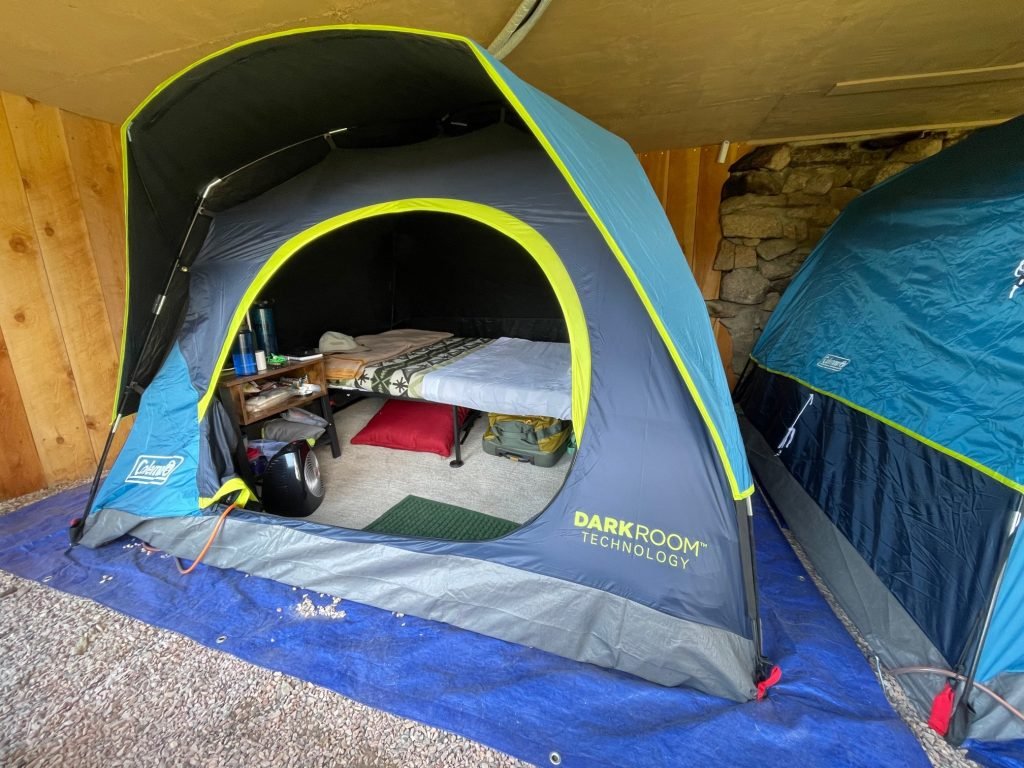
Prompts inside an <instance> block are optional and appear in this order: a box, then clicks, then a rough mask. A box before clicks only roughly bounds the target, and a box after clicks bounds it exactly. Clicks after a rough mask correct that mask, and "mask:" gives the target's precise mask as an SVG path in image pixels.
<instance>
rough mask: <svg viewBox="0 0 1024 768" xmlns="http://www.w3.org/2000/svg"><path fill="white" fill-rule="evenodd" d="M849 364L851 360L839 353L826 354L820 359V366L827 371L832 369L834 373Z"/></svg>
mask: <svg viewBox="0 0 1024 768" xmlns="http://www.w3.org/2000/svg"><path fill="white" fill-rule="evenodd" d="M849 364H850V361H849V360H848V359H846V358H845V357H840V356H839V355H825V356H824V357H823V358H821V360H819V361H818V367H819V368H824V369H825V370H826V371H832V372H833V373H838V372H839V371H841V370H843V368H845V367H846V366H848V365H849Z"/></svg>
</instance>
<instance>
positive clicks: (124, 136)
mask: <svg viewBox="0 0 1024 768" xmlns="http://www.w3.org/2000/svg"><path fill="white" fill-rule="evenodd" d="M150 98H152V95H151V96H150ZM136 111H138V110H136ZM133 114H134V113H133ZM118 133H119V134H120V136H121V191H122V196H123V198H124V201H123V205H124V317H123V321H122V323H121V349H120V359H119V360H118V363H117V389H116V390H114V412H113V414H112V415H111V420H115V419H117V405H118V402H119V401H120V400H121V392H122V390H123V389H124V348H125V343H126V342H127V341H128V297H129V296H131V290H130V288H131V281H130V276H131V270H130V269H129V267H128V263H129V259H128V123H127V122H125V123H124V124H122V125H121V130H120V131H118Z"/></svg>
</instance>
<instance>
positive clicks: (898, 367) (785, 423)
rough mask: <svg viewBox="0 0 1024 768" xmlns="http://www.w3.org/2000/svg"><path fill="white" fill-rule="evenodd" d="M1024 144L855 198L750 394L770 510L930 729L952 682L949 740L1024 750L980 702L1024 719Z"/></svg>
mask: <svg viewBox="0 0 1024 768" xmlns="http://www.w3.org/2000/svg"><path fill="white" fill-rule="evenodd" d="M1022 146H1024V119H1022V118H1018V119H1016V120H1013V121H1011V122H1008V123H1004V124H1002V125H1000V126H997V127H994V128H989V129H986V130H983V131H979V132H978V133H976V134H974V135H972V136H970V137H968V138H967V139H965V140H964V141H962V142H961V143H959V144H957V145H955V146H953V147H950V148H948V149H946V150H944V151H943V152H941V153H940V154H938V155H936V156H934V157H932V158H929V159H928V160H925V161H924V162H922V163H920V164H919V165H916V166H914V167H913V168H911V169H909V170H907V171H905V172H904V173H902V174H900V175H898V176H895V177H893V178H892V179H890V180H888V181H886V182H885V183H883V184H881V185H880V186H878V187H876V188H875V189H872V190H870V191H869V192H867V193H865V194H864V195H863V196H862V197H860V198H858V199H857V200H855V201H853V202H852V203H851V204H850V206H849V207H848V208H847V209H846V210H845V211H844V212H843V213H842V215H841V216H840V217H839V219H838V220H837V221H836V223H835V224H834V225H833V226H832V228H831V229H830V230H829V231H828V232H827V233H826V235H825V237H824V238H823V239H822V241H821V242H820V244H819V245H818V246H817V248H816V249H815V251H814V252H813V253H812V254H811V255H810V257H809V258H808V260H807V262H806V263H805V264H804V266H803V267H802V269H801V270H800V272H799V273H798V274H797V276H796V277H795V278H794V280H793V283H792V285H790V287H789V289H788V290H787V291H786V293H785V295H784V296H783V297H782V301H780V302H779V306H778V308H777V309H776V310H775V313H774V314H773V315H772V319H771V321H770V322H769V324H768V326H767V328H765V330H764V333H763V335H762V336H761V338H760V340H759V341H758V343H757V346H756V347H755V349H754V352H753V360H752V365H751V372H750V375H749V376H748V377H747V378H746V380H745V382H744V383H743V384H741V388H740V390H739V391H740V392H741V393H742V394H741V398H740V399H741V403H742V406H743V410H744V413H745V415H746V417H747V418H748V419H749V421H750V423H751V425H752V427H751V429H750V430H749V432H748V435H747V436H748V439H749V447H750V457H751V461H752V464H753V466H754V469H755V471H756V472H757V473H758V477H759V479H760V480H761V481H762V482H763V484H764V487H765V489H766V490H767V491H768V494H769V496H770V497H771V498H773V499H774V500H775V501H776V502H777V504H778V507H779V509H780V511H781V512H782V514H783V515H784V516H785V518H786V520H787V521H788V522H789V524H790V526H791V527H792V529H793V531H794V533H795V534H796V535H797V537H798V538H799V539H800V541H801V542H802V544H803V545H804V547H805V549H806V550H807V553H808V555H809V556H810V558H811V559H812V561H813V562H814V564H815V566H816V567H817V568H818V570H819V572H820V573H821V574H822V576H823V577H824V578H825V580H826V581H827V582H828V584H829V586H830V588H831V589H832V591H833V592H834V593H835V594H836V596H837V597H838V598H839V599H840V601H841V602H842V604H843V606H844V607H845V608H846V611H847V612H848V613H849V614H850V617H851V618H852V619H853V620H854V622H855V623H856V624H857V626H858V627H859V628H860V629H861V631H862V632H863V633H864V635H865V636H866V637H867V639H868V641H869V642H870V643H871V644H872V646H873V647H874V649H875V650H876V651H877V652H878V654H879V655H880V657H881V659H882V661H883V662H884V663H885V664H887V665H888V666H890V667H893V668H900V669H901V680H902V682H903V683H904V684H905V686H906V687H907V689H908V690H909V691H910V692H911V693H912V694H913V695H914V697H915V698H916V700H917V701H918V703H919V704H920V705H921V708H922V709H923V710H924V711H925V712H928V711H930V709H931V707H932V702H933V697H935V695H936V694H937V693H939V691H940V690H942V689H943V688H944V686H945V685H946V682H947V680H951V681H953V688H954V690H955V694H956V700H957V708H956V712H957V716H956V718H954V721H953V725H954V727H953V730H952V731H951V736H952V737H953V738H954V739H962V738H964V737H965V736H972V737H976V738H996V739H1007V738H1021V737H1024V722H1022V721H1021V720H1020V719H1018V717H1017V716H1015V715H1014V714H1013V713H1011V711H1010V710H1009V709H1007V708H1005V707H1003V706H1001V705H1000V704H999V702H998V701H997V699H996V698H994V697H993V696H990V695H989V694H988V693H986V692H985V691H984V690H979V688H978V687H977V686H976V685H975V683H976V682H977V683H980V684H981V685H983V686H984V687H985V688H988V689H989V690H990V691H992V692H994V693H996V694H998V695H1000V696H1002V697H1003V698H1005V699H1007V700H1009V701H1010V702H1011V703H1014V704H1015V705H1016V708H1017V710H1020V709H1022V708H1024V707H1022V705H1024V674H1022V673H1024V612H1022V611H1021V605H1022V602H1024V543H1022V542H1021V541H1020V536H1019V535H1017V527H1018V524H1019V523H1020V514H1021V498H1022V497H1021V493H1022V491H1024V453H1022V451H1021V434H1022V432H1024V409H1022V407H1021V406H1022V402H1024V388H1022V386H1021V385H1022V382H1024V153H1022V151H1021V147H1022ZM943 670H946V671H943ZM946 700H947V699H943V701H946Z"/></svg>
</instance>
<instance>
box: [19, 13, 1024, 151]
mask: <svg viewBox="0 0 1024 768" xmlns="http://www.w3.org/2000/svg"><path fill="white" fill-rule="evenodd" d="M517 4H518V0H473V2H468V1H467V0H259V2H253V0H217V1H216V2H210V1H206V2H204V1H203V0H189V1H185V0H159V2H154V1H153V0H4V2H3V3H0V89H3V90H8V91H14V92H17V93H22V94H25V95H27V96H31V97H33V98H35V99H38V100H40V101H43V102H47V103H50V104H54V105H57V106H60V107H62V108H64V109H67V110H71V111H74V112H78V113H81V114H84V115H89V116H93V117H99V118H103V119H106V120H110V121H113V122H120V121H121V120H122V119H123V118H124V117H125V116H126V115H127V114H128V112H129V111H130V110H131V109H132V108H133V107H134V105H135V104H136V103H137V102H138V101H139V100H141V99H142V98H143V97H144V96H145V95H146V94H147V93H148V92H149V91H150V90H151V89H152V88H153V86H155V85H156V84H157V83H159V82H160V81H162V80H163V79H164V78H166V77H167V76H168V75H170V74H173V73H174V72H176V71H177V70H179V69H181V68H182V67H183V66H185V65H187V64H189V63H190V62H192V61H194V60H195V59H197V58H199V57H201V56H203V55H205V54H207V53H209V52H211V51H214V50H217V49H218V48H221V47H223V46H225V45H228V44H230V43H232V42H235V41H237V40H242V39H245V38H248V37H252V36H254V35H258V34H262V33H267V32H272V31H276V30H281V29H288V28H291V27H300V26H312V25H319V24H340V23H381V24H395V25H402V26H415V27H420V28H424V29H438V30H445V31H451V32H458V33H462V34H465V35H468V36H470V37H473V38H475V39H476V40H478V41H480V42H482V43H484V44H485V45H486V44H487V43H488V42H490V40H491V39H492V38H493V37H494V36H495V35H496V34H497V32H498V31H499V30H500V29H501V27H502V26H503V25H504V23H505V21H506V20H507V18H508V16H509V15H510V14H511V13H512V11H513V10H514V8H515V7H516V5H517ZM1021 62H1024V3H1022V2H1020V0H971V2H964V0H788V2H786V1H783V0H553V2H552V4H551V6H550V9H549V10H548V11H547V13H546V14H545V15H544V17H543V18H542V19H541V20H540V22H539V23H538V24H537V26H536V27H535V28H534V30H533V32H532V33H531V34H530V36H529V37H528V38H527V39H526V41H525V42H524V43H523V44H522V45H520V46H519V48H517V49H516V50H515V51H514V52H513V53H512V54H511V55H510V56H509V57H508V59H506V63H507V64H508V65H509V66H510V67H511V68H512V69H513V70H514V71H516V73H517V74H519V75H520V76H521V77H523V78H524V79H526V80H527V81H529V82H531V83H533V84H534V85H536V86H538V87H539V88H541V89H543V90H545V91H547V92H548V93H550V94H551V95H553V96H555V97H556V98H558V99H560V100H562V101H564V102H565V103H566V104H568V105H569V106H571V107H573V108H574V109H576V110H578V111H579V112H581V113H583V114H584V115H586V116H588V117H590V118H591V119H593V120H595V121H597V122H598V123H601V124H602V125H604V126H606V127H607V128H610V129H611V130H613V131H615V132H617V133H619V134H620V135H622V136H624V137H625V138H626V139H628V140H629V141H630V142H631V143H632V144H633V146H634V148H635V149H637V150H638V151H640V150H647V149H662V148H669V147H680V146H693V145H697V144H707V143H714V142H718V141H721V140H722V139H731V140H733V141H737V140H755V141H758V140H761V141H763V140H768V139H774V138H792V137H813V136H835V135H844V134H851V135H852V134H860V133H871V132H879V131H888V130H896V129H909V128H916V127H922V126H931V125H941V126H947V125H956V124H975V123H979V122H991V121H997V120H1001V119H1005V118H1007V117H1011V116H1013V115H1016V114H1019V113H1022V112H1024V68H1016V69H1014V68H1013V67H1008V66H1007V65H1014V64H1018V63H1021ZM993 67H996V68H1000V69H995V70H992V74H991V76H990V75H989V74H988V70H989V68H993ZM978 69H981V70H983V71H982V72H981V73H980V74H979V73H976V72H975V73H973V74H971V73H968V74H966V75H964V74H953V75H947V74H938V75H937V76H935V77H930V78H920V79H916V78H911V79H910V80H907V76H915V75H924V74H934V73H948V72H954V73H958V72H959V71H960V70H978ZM879 78H881V79H882V81H881V82H878V83H868V84H867V85H865V84H863V83H854V84H847V85H842V84H844V83H848V81H862V80H875V79H879ZM888 78H894V79H893V80H890V81H887V80H886V79H888ZM908 83H909V85H910V86H915V87H908ZM837 84H839V87H837ZM830 91H834V93H833V95H828V94H829V92H830Z"/></svg>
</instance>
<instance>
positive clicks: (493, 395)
mask: <svg viewBox="0 0 1024 768" xmlns="http://www.w3.org/2000/svg"><path fill="white" fill-rule="evenodd" d="M380 336H386V334H380ZM369 338H370V337H357V338H356V341H362V340H368V339H369ZM377 338H379V336H378V337H373V339H374V340H376V339H377ZM420 341H421V342H422V343H419V342H415V341H414V342H412V344H411V346H412V347H413V348H411V349H405V350H404V351H401V352H399V353H398V354H396V355H394V356H392V357H389V358H386V359H383V360H379V359H376V358H377V357H378V356H377V355H375V354H374V353H373V350H374V349H375V347H372V346H371V347H370V352H369V353H367V354H365V355H364V357H365V358H367V359H368V360H372V362H365V363H363V364H362V365H359V364H358V362H359V358H358V357H355V358H354V357H353V355H352V353H342V355H338V356H334V355H328V356H327V358H326V361H327V362H326V369H327V381H328V386H329V387H331V388H332V389H335V390H342V391H344V392H346V393H347V394H349V395H351V396H354V397H358V396H360V395H362V396H378V397H385V398H401V399H409V400H424V401H427V402H433V403H440V404H443V405H450V406H452V429H453V430H454V434H455V459H454V461H452V462H451V463H452V466H456V467H458V466H461V465H462V455H461V448H460V445H461V440H460V437H461V439H465V436H464V432H466V431H467V429H468V425H469V423H471V422H470V420H469V419H460V418H459V409H460V408H466V409H469V411H470V413H471V414H472V413H473V412H485V413H487V412H490V413H504V414H514V415H524V416H551V417H554V418H559V419H569V418H571V405H572V394H571V392H572V383H571V375H570V358H569V345H568V344H565V343H559V342H545V341H529V340H527V339H515V338H508V337H502V338H499V339H483V338H464V337H457V336H450V335H446V336H445V338H441V339H437V340H433V341H430V340H429V339H428V338H424V339H422V340H420ZM354 359H355V362H356V364H355V365H353V360H354Z"/></svg>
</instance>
